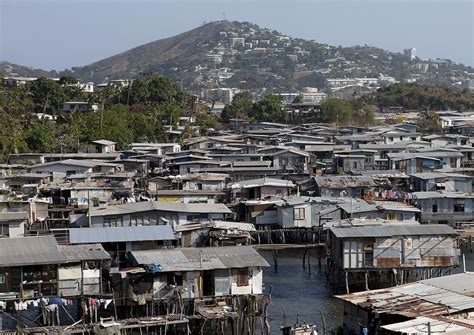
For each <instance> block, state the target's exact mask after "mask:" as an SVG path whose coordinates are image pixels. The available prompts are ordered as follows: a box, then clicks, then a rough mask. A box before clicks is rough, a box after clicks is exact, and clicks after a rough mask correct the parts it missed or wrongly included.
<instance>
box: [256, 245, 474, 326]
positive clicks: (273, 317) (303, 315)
mask: <svg viewBox="0 0 474 335" xmlns="http://www.w3.org/2000/svg"><path fill="white" fill-rule="evenodd" d="M461 253H463V254H465V258H466V270H467V271H474V253H470V252H469V251H468V250H465V249H464V250H462V251H461ZM260 254H261V255H262V256H263V257H264V258H265V259H266V260H267V261H268V263H269V264H271V265H272V266H271V267H268V268H265V269H264V271H263V282H264V285H265V290H264V292H265V293H268V291H269V290H270V286H273V290H272V302H273V303H272V305H270V306H269V308H268V315H269V318H270V326H271V334H279V333H280V326H281V325H283V324H284V323H285V320H284V317H283V306H284V308H285V310H286V323H288V324H290V323H293V322H295V321H296V314H297V313H299V315H300V317H299V320H300V322H303V320H304V321H305V322H307V323H310V324H317V325H318V329H322V320H321V315H320V311H321V312H322V313H323V315H324V319H325V321H326V329H328V330H333V329H336V328H338V327H340V326H341V325H342V317H343V306H342V303H341V302H340V301H339V300H337V299H335V298H334V297H333V295H332V293H331V289H330V287H329V285H328V284H327V281H326V277H325V274H324V264H323V268H322V272H321V273H320V272H319V269H318V259H317V258H315V257H312V258H311V272H310V271H309V270H308V267H306V269H303V251H298V250H285V251H278V272H275V270H274V268H273V257H272V253H271V252H268V251H261V252H260ZM462 271H463V266H462V257H460V266H459V267H458V268H456V269H454V271H453V273H460V272H462Z"/></svg>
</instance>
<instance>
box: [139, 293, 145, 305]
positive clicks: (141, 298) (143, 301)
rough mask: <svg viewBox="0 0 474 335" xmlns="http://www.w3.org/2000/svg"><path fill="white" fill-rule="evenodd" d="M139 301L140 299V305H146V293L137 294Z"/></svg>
mask: <svg viewBox="0 0 474 335" xmlns="http://www.w3.org/2000/svg"><path fill="white" fill-rule="evenodd" d="M137 301H138V305H140V306H142V305H145V304H146V300H145V295H143V294H139V295H137Z"/></svg>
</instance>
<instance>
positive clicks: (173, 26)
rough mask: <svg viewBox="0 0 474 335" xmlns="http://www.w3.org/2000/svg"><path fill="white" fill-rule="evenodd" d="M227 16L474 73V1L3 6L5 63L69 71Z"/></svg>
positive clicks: (14, 2) (71, 1) (161, 0)
mask: <svg viewBox="0 0 474 335" xmlns="http://www.w3.org/2000/svg"><path fill="white" fill-rule="evenodd" d="M224 17H225V19H227V20H232V21H233V20H236V21H248V22H252V23H256V24H258V25H259V26H260V27H266V28H271V29H275V30H278V31H280V32H282V33H284V34H287V35H290V36H292V37H301V38H306V39H313V40H316V41H317V42H322V43H327V44H330V45H341V46H352V45H357V44H358V45H363V44H368V45H372V46H377V47H381V48H384V49H387V50H390V51H395V52H402V50H403V49H405V48H409V47H414V48H416V49H417V55H418V56H419V57H421V58H438V57H439V58H449V59H452V60H453V61H455V62H460V63H463V64H466V65H471V66H474V1H473V0H287V1H283V0H253V1H250V0H130V1H126V0H95V1H93V0H0V60H6V61H10V62H13V63H16V64H20V65H28V66H32V67H35V68H42V69H46V70H52V69H55V70H64V69H66V68H70V67H72V66H82V65H87V64H90V63H92V62H95V61H98V60H100V59H103V58H106V57H109V56H112V55H114V54H117V53H119V52H123V51H126V50H128V49H130V48H132V47H135V46H138V45H141V44H144V43H148V42H151V41H154V40H157V39H160V38H164V37H168V36H172V35H176V34H179V33H181V32H184V31H187V30H190V29H193V28H195V27H198V26H199V25H201V24H202V23H203V22H210V21H216V20H222V19H223V18H224Z"/></svg>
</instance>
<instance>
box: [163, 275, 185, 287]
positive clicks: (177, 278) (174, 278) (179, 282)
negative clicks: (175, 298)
mask: <svg viewBox="0 0 474 335" xmlns="http://www.w3.org/2000/svg"><path fill="white" fill-rule="evenodd" d="M166 284H168V285H176V286H183V274H182V273H181V272H168V275H167V277H166Z"/></svg>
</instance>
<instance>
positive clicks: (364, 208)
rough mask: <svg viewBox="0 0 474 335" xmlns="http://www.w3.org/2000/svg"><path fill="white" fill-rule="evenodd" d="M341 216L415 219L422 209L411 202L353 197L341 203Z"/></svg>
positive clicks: (346, 217)
mask: <svg viewBox="0 0 474 335" xmlns="http://www.w3.org/2000/svg"><path fill="white" fill-rule="evenodd" d="M338 207H339V208H340V209H341V218H342V219H348V218H351V217H352V218H359V219H384V220H397V221H415V220H417V219H419V213H420V210H419V209H418V208H416V207H414V206H412V205H410V204H407V203H404V202H399V201H366V200H362V199H351V200H350V201H347V202H345V203H342V204H339V205H338Z"/></svg>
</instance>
